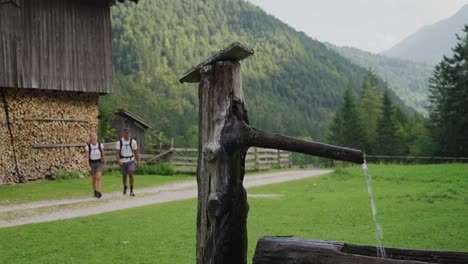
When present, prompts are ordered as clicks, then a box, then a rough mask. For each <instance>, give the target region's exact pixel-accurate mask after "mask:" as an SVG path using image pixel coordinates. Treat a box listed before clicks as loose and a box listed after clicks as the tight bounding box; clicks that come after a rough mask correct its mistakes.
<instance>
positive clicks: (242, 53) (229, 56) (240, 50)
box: [179, 42, 254, 83]
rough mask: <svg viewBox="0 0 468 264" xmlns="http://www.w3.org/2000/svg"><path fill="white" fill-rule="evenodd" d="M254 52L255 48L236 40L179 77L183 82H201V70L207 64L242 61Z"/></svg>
mask: <svg viewBox="0 0 468 264" xmlns="http://www.w3.org/2000/svg"><path fill="white" fill-rule="evenodd" d="M253 54H254V50H253V49H250V48H248V47H246V46H245V45H244V44H242V43H240V42H234V43H232V44H231V45H229V46H228V47H226V48H225V49H222V50H220V51H218V52H217V53H215V54H214V55H213V56H211V57H209V58H208V59H206V60H205V61H203V62H201V63H200V64H198V65H196V66H193V67H192V68H191V69H189V70H188V71H186V72H185V73H183V74H182V75H181V76H180V77H179V81H180V82H181V83H184V82H188V83H199V82H200V79H201V74H200V70H201V69H202V68H203V67H205V66H206V65H210V64H213V63H216V62H217V61H234V62H237V61H240V60H243V59H245V58H247V57H249V56H250V55H253Z"/></svg>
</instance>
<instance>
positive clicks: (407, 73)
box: [327, 43, 434, 113]
mask: <svg viewBox="0 0 468 264" xmlns="http://www.w3.org/2000/svg"><path fill="white" fill-rule="evenodd" d="M327 46H328V47H330V48H331V49H333V50H335V51H336V52H338V53H339V54H341V55H343V56H344V57H346V58H348V59H349V60H351V61H352V62H353V63H355V64H356V65H359V66H361V67H364V68H371V69H372V70H374V71H375V73H376V74H377V75H378V76H379V77H380V78H381V79H383V80H385V81H386V82H387V83H388V86H389V88H390V89H392V90H393V91H394V92H395V93H396V94H397V95H398V97H399V98H400V99H401V100H403V102H405V104H406V105H408V106H411V107H412V108H414V109H416V110H417V111H418V112H420V113H426V112H427V109H426V105H427V102H428V98H427V95H428V93H429V78H430V76H431V74H432V72H433V70H434V66H433V65H430V64H426V63H418V62H413V61H409V60H402V59H398V58H392V57H387V56H383V55H379V54H372V53H370V52H367V51H363V50H359V49H356V48H350V47H337V46H335V45H333V44H329V43H327Z"/></svg>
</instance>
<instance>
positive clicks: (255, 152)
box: [253, 147, 260, 168]
mask: <svg viewBox="0 0 468 264" xmlns="http://www.w3.org/2000/svg"><path fill="white" fill-rule="evenodd" d="M253 149H254V157H255V161H254V163H255V165H254V166H255V168H258V167H259V166H260V158H259V157H258V148H257V147H254V148H253Z"/></svg>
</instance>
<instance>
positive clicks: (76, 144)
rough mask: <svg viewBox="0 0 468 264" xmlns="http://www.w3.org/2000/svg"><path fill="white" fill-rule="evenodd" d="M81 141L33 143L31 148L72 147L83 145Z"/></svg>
mask: <svg viewBox="0 0 468 264" xmlns="http://www.w3.org/2000/svg"><path fill="white" fill-rule="evenodd" d="M85 146H86V144H83V143H63V144H34V145H33V148H74V147H85Z"/></svg>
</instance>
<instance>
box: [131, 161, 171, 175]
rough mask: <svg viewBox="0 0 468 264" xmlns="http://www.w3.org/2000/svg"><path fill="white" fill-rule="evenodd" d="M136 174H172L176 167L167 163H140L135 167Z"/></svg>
mask: <svg viewBox="0 0 468 264" xmlns="http://www.w3.org/2000/svg"><path fill="white" fill-rule="evenodd" d="M135 174H137V175H174V174H176V169H175V167H174V166H173V165H171V164H169V163H156V164H142V165H140V166H139V167H138V169H136V171H135Z"/></svg>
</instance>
